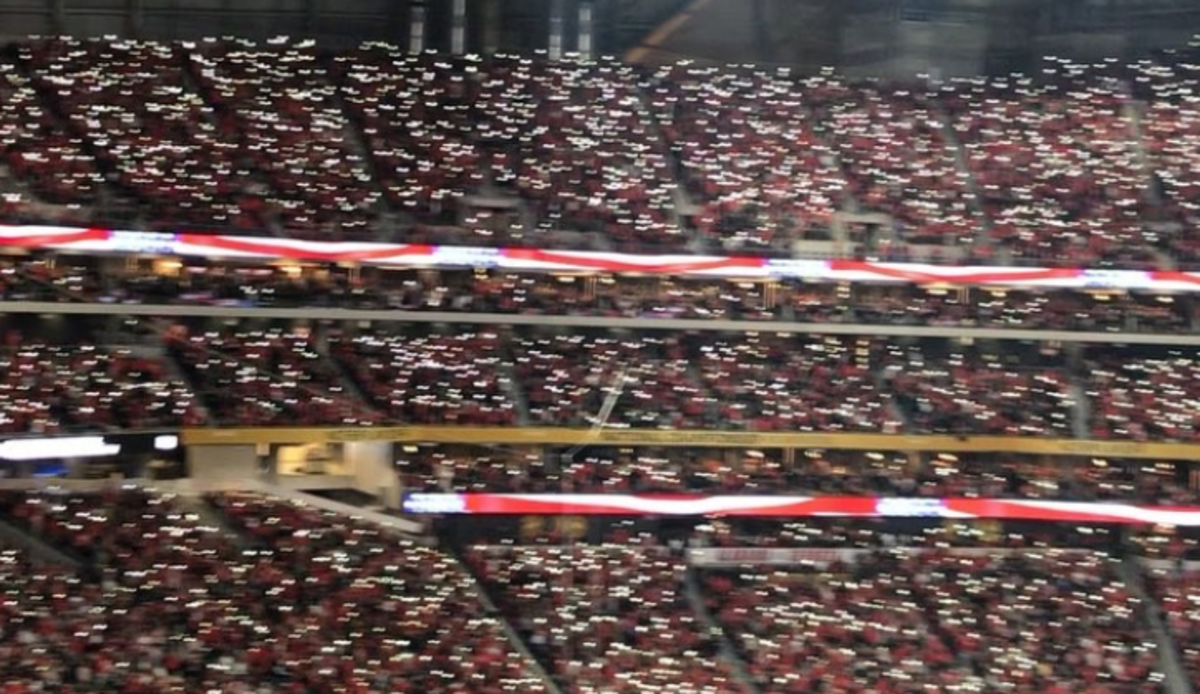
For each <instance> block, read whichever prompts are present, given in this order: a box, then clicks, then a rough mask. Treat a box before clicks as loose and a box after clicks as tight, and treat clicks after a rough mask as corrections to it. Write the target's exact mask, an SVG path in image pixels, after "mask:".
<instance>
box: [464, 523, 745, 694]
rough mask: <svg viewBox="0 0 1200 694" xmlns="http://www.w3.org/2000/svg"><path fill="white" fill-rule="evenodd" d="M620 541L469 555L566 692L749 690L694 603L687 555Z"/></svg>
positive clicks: (489, 549)
mask: <svg viewBox="0 0 1200 694" xmlns="http://www.w3.org/2000/svg"><path fill="white" fill-rule="evenodd" d="M623 540H624V541H623V542H615V543H613V544H602V545H575V546H570V545H568V546H503V545H497V546H479V547H472V548H471V549H470V553H469V554H468V561H469V563H470V565H471V567H472V569H473V570H474V571H475V573H476V575H478V576H479V577H480V579H481V581H482V582H483V585H484V587H485V588H486V589H487V590H488V591H489V593H490V594H491V595H492V596H493V599H494V600H495V601H496V605H497V607H498V608H499V609H500V611H501V613H502V614H503V615H504V616H505V618H507V619H508V620H509V621H510V622H511V623H512V624H513V626H514V627H515V628H516V630H517V632H518V633H519V634H521V636H522V637H523V638H524V639H525V640H526V641H527V642H528V643H529V646H530V650H531V652H532V653H533V654H534V656H535V657H536V658H538V660H540V661H541V662H542V663H543V665H544V666H545V667H546V669H547V671H548V672H550V673H551V674H552V675H553V676H554V677H555V679H556V680H558V681H560V682H562V683H563V690H564V691H569V692H577V693H579V694H601V693H605V692H612V691H629V692H649V691H666V690H669V691H673V692H681V693H684V694H726V693H729V694H739V693H742V692H746V691H748V690H747V689H746V687H745V685H744V684H743V683H742V682H740V681H739V680H738V679H736V678H735V677H734V674H733V670H732V667H731V664H730V663H729V662H728V661H726V660H725V659H724V658H722V657H721V656H720V654H719V648H718V644H717V642H716V640H715V639H714V638H712V636H711V635H709V634H708V633H706V630H705V629H704V627H703V624H702V623H701V622H700V620H699V619H698V618H697V616H696V614H695V612H694V610H693V607H692V605H691V603H690V601H689V600H688V597H687V595H686V593H685V587H684V584H683V578H684V574H685V572H686V570H687V566H686V564H685V563H684V561H683V560H682V558H681V557H680V556H678V554H677V553H675V552H673V551H672V550H671V549H670V548H668V547H666V546H663V545H661V544H658V542H657V540H655V539H654V538H653V537H650V536H632V537H628V538H623Z"/></svg>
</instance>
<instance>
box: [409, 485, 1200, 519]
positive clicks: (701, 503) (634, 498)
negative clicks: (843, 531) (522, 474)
mask: <svg viewBox="0 0 1200 694" xmlns="http://www.w3.org/2000/svg"><path fill="white" fill-rule="evenodd" d="M401 509H402V510H403V511H404V512H406V513H414V514H447V515H460V514H461V515H541V516H556V515H595V516H672V517H698V518H707V517H743V518H815V517H825V518H941V519H947V520H955V519H957V520H971V519H979V520H1022V521H1048V522H1069V523H1105V524H1110V523H1111V524H1119V525H1146V524H1155V525H1175V526H1200V506H1187V507H1182V506H1140V505H1134V504H1122V503H1094V502H1075V501H1043V500H1015V499H961V498H947V499H924V498H901V497H874V496H815V497H814V496H763V495H758V496H744V495H727V496H695V495H688V494H649V495H622V494H486V493H467V494H449V493H427V492H410V493H407V494H405V495H404V497H403V499H402V501H401Z"/></svg>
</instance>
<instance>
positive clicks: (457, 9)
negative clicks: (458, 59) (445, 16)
mask: <svg viewBox="0 0 1200 694" xmlns="http://www.w3.org/2000/svg"><path fill="white" fill-rule="evenodd" d="M452 12H453V16H452V17H451V23H450V52H451V53H453V54H454V55H462V54H463V53H466V52H467V0H454V5H453V8H452Z"/></svg>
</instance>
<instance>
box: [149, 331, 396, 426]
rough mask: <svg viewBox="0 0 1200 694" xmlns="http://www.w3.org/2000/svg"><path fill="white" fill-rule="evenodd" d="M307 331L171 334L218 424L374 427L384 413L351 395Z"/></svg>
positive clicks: (174, 349)
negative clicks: (354, 425)
mask: <svg viewBox="0 0 1200 694" xmlns="http://www.w3.org/2000/svg"><path fill="white" fill-rule="evenodd" d="M313 339H314V338H313V336H312V335H311V334H310V333H309V332H308V331H307V330H282V329H269V330H255V331H224V332H217V331H213V332H204V333H199V334H189V333H187V332H186V331H182V332H181V331H176V332H172V333H171V334H169V335H168V336H167V349H168V352H169V354H170V355H171V357H172V358H174V359H175V360H176V361H177V362H178V363H179V364H180V365H181V366H182V367H183V369H184V371H185V372H186V373H187V376H188V378H189V380H190V381H191V382H192V384H194V386H195V388H196V392H197V393H198V394H199V395H200V396H201V397H202V398H204V400H205V401H206V404H207V405H208V408H209V411H210V412H211V413H212V416H213V418H214V419H215V420H216V421H218V422H237V423H239V424H244V425H250V426H259V425H271V424H274V425H283V424H360V425H366V424H372V423H375V422H377V421H379V420H380V418H381V417H380V415H379V414H378V413H377V412H375V411H374V410H372V409H371V408H369V407H368V406H367V404H366V403H365V402H363V401H362V400H361V399H359V398H358V397H357V396H356V395H355V394H354V393H352V392H350V390H349V388H348V386H347V384H346V382H345V379H344V378H343V377H342V374H341V373H340V372H339V371H338V369H337V366H336V365H335V363H334V362H333V361H332V360H330V359H329V358H328V357H325V356H323V355H321V354H320V353H319V352H318V347H317V345H315V344H314V342H313Z"/></svg>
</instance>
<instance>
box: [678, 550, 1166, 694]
mask: <svg viewBox="0 0 1200 694" xmlns="http://www.w3.org/2000/svg"><path fill="white" fill-rule="evenodd" d="M683 587H684V593H685V594H686V595H687V599H688V602H689V603H691V605H692V611H693V612H694V613H695V614H696V619H697V620H699V622H700V623H701V624H703V625H704V628H705V629H706V630H708V632H709V633H710V634H711V635H712V636H713V638H714V639H715V640H716V642H717V644H718V645H719V646H720V648H721V657H722V658H724V659H725V660H726V661H727V662H729V663H730V665H731V669H732V671H733V673H734V675H736V676H737V678H738V681H739V682H741V683H742V685H743V686H744V687H745V688H746V691H748V692H750V694H763V692H762V689H761V688H760V687H759V686H758V683H756V682H755V681H754V678H753V677H751V676H750V672H749V671H748V670H747V669H746V663H745V662H743V661H742V658H741V656H739V655H738V654H737V650H736V649H735V648H734V647H733V642H731V641H730V640H729V635H728V634H726V633H725V630H724V629H722V628H721V626H720V625H719V624H717V621H716V620H715V619H713V616H712V615H711V614H709V612H708V608H707V607H705V603H704V593H703V591H702V590H701V588H700V582H699V581H698V580H697V578H696V571H695V569H692V568H690V567H689V568H688V570H687V572H686V573H685V574H684V578H683ZM1171 694H1178V693H1176V692H1172V693H1171Z"/></svg>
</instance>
